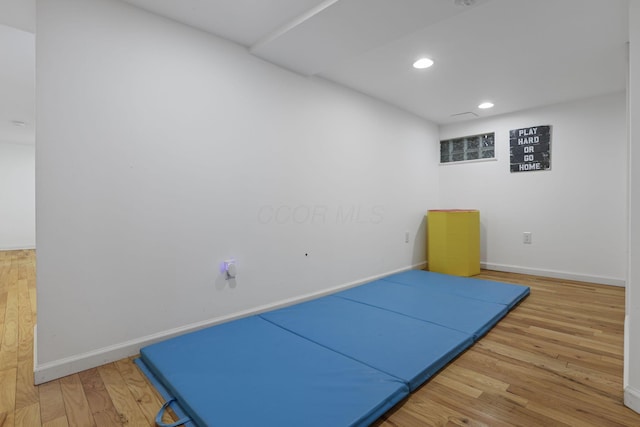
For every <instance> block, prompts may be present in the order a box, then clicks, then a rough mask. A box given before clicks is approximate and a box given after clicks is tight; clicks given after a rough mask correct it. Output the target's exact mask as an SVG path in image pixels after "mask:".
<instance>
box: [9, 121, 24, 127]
mask: <svg viewBox="0 0 640 427" xmlns="http://www.w3.org/2000/svg"><path fill="white" fill-rule="evenodd" d="M11 124H12V125H14V126H17V127H19V128H23V127H25V126H26V125H27V123H26V122H23V121H22V120H11Z"/></svg>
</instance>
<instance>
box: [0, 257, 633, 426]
mask: <svg viewBox="0 0 640 427" xmlns="http://www.w3.org/2000/svg"><path fill="white" fill-rule="evenodd" d="M477 277H478V278H483V279H489V280H497V281H503V282H510V283H520V284H525V285H528V286H530V287H531V295H530V296H529V297H528V298H527V299H525V300H524V301H523V302H522V303H521V304H520V305H519V306H518V307H516V308H515V309H514V310H513V311H511V312H510V313H509V314H508V315H507V317H505V319H503V320H502V321H501V322H500V323H499V324H498V325H497V326H496V327H495V328H493V329H492V330H491V331H490V332H489V333H488V334H487V335H486V336H485V337H483V338H482V339H481V340H480V341H479V342H478V343H476V344H475V345H474V346H473V347H472V348H470V349H469V350H467V351H466V352H464V353H463V354H462V355H461V356H459V357H458V358H457V359H456V360H454V361H453V362H452V363H450V364H449V365H448V366H447V367H446V368H444V369H443V370H442V371H441V372H440V373H439V374H438V375H437V376H435V377H434V378H432V379H431V380H430V381H428V382H427V383H426V384H424V385H423V386H422V387H421V388H420V389H419V390H417V391H416V392H415V393H413V394H412V395H411V396H410V397H409V398H408V399H406V400H405V401H404V402H402V403H401V404H399V405H398V406H397V407H395V408H394V409H392V410H391V411H389V412H388V413H387V414H385V416H383V417H382V419H380V420H378V422H376V423H375V425H376V426H378V427H390V426H402V427H404V426H456V425H459V426H463V425H464V426H514V425H521V426H561V425H571V426H640V414H637V413H635V412H633V411H631V410H630V409H628V408H626V407H624V406H623V404H622V363H623V361H622V352H623V322H624V289H622V288H616V287H609V286H601V285H593V284H588V283H577V282H569V281H562V280H555V279H546V278H541V277H533V276H523V275H516V274H509V273H499V272H493V271H483V272H482V274H481V275H480V276H477ZM35 320H36V293H35V255H34V252H33V251H8V252H0V426H11V427H13V426H29V427H31V426H40V425H42V426H52V427H53V426H67V425H69V426H83V427H84V426H120V425H126V426H149V425H154V421H153V419H154V416H155V413H156V411H157V410H158V408H159V407H160V405H161V400H162V399H161V398H160V397H159V395H158V394H157V392H156V391H155V390H154V389H153V387H151V386H150V385H149V383H148V382H147V380H146V378H144V376H143V375H142V374H141V373H140V372H139V371H138V369H137V367H136V366H135V365H134V364H133V363H132V361H131V360H130V359H124V360H120V361H118V362H115V363H110V364H108V365H104V366H100V367H98V368H95V369H90V370H88V371H84V372H81V373H79V374H76V375H71V376H68V377H65V378H62V379H59V380H57V381H52V382H49V383H47V384H43V385H40V386H37V387H36V386H34V385H33V325H34V323H35ZM167 421H168V420H167Z"/></svg>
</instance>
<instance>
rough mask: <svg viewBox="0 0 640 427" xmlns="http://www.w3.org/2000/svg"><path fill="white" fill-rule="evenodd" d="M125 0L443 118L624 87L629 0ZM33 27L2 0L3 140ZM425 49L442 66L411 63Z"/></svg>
mask: <svg viewBox="0 0 640 427" xmlns="http://www.w3.org/2000/svg"><path fill="white" fill-rule="evenodd" d="M123 1H126V2H127V3H130V4H132V5H134V6H137V7H140V8H143V9H146V10H148V11H151V12H154V13H157V14H159V15H163V16H166V17H168V18H171V19H174V20H176V21H179V22H182V23H185V24H187V25H190V26H193V27H195V28H199V29H201V30H204V31H207V32H210V33H212V34H216V35H219V36H221V37H224V38H226V39H229V40H231V41H234V42H236V43H238V44H241V45H243V46H246V47H247V49H248V50H249V51H250V52H251V53H252V54H254V55H256V56H258V57H260V58H263V59H265V60H267V61H270V62H273V63H275V64H278V65H280V66H282V67H285V68H288V69H290V70H293V71H296V72H298V73H300V74H302V75H304V76H308V77H309V78H324V79H328V80H331V81H334V82H336V83H339V84H342V85H344V86H347V87H351V88H353V89H355V90H358V91H360V92H363V93H366V94H369V95H371V96H373V97H375V98H379V99H382V100H384V101H386V102H388V103H391V104H393V105H396V106H398V107H400V108H402V109H404V110H407V111H410V112H412V113H415V114H417V115H419V116H422V117H424V118H427V119H429V120H432V121H434V122H436V123H439V124H445V123H451V122H454V121H459V120H463V119H469V118H473V117H475V116H474V115H477V116H479V117H486V116H489V115H495V114H503V113H508V112H512V111H517V110H523V109H527V108H532V107H537V106H542V105H549V104H554V103H559V102H565V101H570V100H576V99H582V98H587V97H591V96H596V95H600V94H605V93H611V92H615V91H622V90H624V89H625V84H626V68H627V65H626V42H627V40H628V23H627V5H628V0H477V1H476V2H475V4H474V5H472V6H469V7H464V6H458V5H456V3H455V0H324V1H322V0H180V1H178V0H123ZM34 31H35V1H34V0H2V2H0V94H1V96H0V141H1V140H7V139H11V140H13V141H15V142H28V141H31V142H32V141H33V140H34V139H35V138H34V127H33V123H34V121H35V111H34V110H35V108H34V105H35V104H34V99H35V89H34V87H35V85H34V74H35V73H34V67H35V45H34V35H33V32H34ZM423 55H426V56H429V57H431V58H432V59H433V60H435V65H434V66H433V67H431V68H430V69H427V70H415V69H413V68H412V67H411V64H412V62H413V61H414V60H415V59H417V58H418V57H420V56H423ZM486 100H490V101H493V102H494V103H495V104H496V106H495V108H493V109H491V110H479V109H478V108H477V105H478V104H479V103H480V102H482V101H486ZM460 113H469V114H463V115H461V116H456V115H457V114H460ZM471 113H473V114H471ZM13 120H20V121H24V122H26V123H27V126H26V127H24V128H19V127H16V126H14V125H12V124H11V121H13Z"/></svg>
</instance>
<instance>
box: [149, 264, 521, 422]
mask: <svg viewBox="0 0 640 427" xmlns="http://www.w3.org/2000/svg"><path fill="white" fill-rule="evenodd" d="M528 293H529V288H528V287H526V286H518V285H508V284H502V283H496V282H489V281H484V280H477V279H467V278H459V277H454V276H447V275H442V274H437V273H428V272H421V271H409V272H405V273H399V274H394V275H392V276H389V277H386V278H384V279H381V280H377V281H375V282H371V283H368V284H365V285H362V286H359V287H356V288H352V289H349V290H346V291H342V292H339V293H336V294H334V295H332V296H327V297H323V298H319V299H317V300H314V301H309V302H306V303H301V304H297V305H294V306H291V307H287V308H283V309H279V310H275V311H272V312H269V313H264V314H261V315H259V316H252V317H248V318H245V319H240V320H235V321H232V322H229V323H225V324H221V325H217V326H213V327H210V328H207V329H203V330H201V331H197V332H192V333H189V334H186V335H182V336H179V337H175V338H172V339H169V340H167V341H164V342H161V343H158V344H154V345H151V346H148V347H145V348H143V349H142V350H141V351H140V354H141V358H140V360H139V364H141V365H142V368H143V371H144V372H145V373H146V374H147V376H148V377H149V378H150V379H151V381H152V382H156V383H157V384H158V385H157V387H158V389H159V390H160V392H161V393H162V394H163V396H166V398H167V399H168V402H167V404H168V403H170V402H171V401H172V400H173V399H175V402H176V403H177V405H178V406H177V408H176V410H177V412H181V411H184V413H185V414H186V415H187V418H186V419H185V420H181V421H179V422H176V423H173V425H179V424H180V423H181V422H183V421H186V420H191V421H190V422H189V423H188V424H185V425H186V426H191V425H197V426H213V427H217V426H256V425H267V426H272V425H273V426H278V427H287V426H296V427H297V426H332V427H333V426H336V427H342V426H367V425H369V424H371V423H373V422H374V421H375V420H376V419H378V418H379V417H380V416H382V415H383V414H384V413H385V412H386V411H388V410H389V409H391V408H392V407H393V406H394V405H395V404H396V403H398V402H399V401H401V400H402V399H403V398H405V397H406V396H407V395H408V394H409V392H410V390H415V388H416V387H418V386H419V385H420V384H421V383H422V382H424V381H426V380H427V379H428V378H429V377H430V376H432V375H434V374H435V373H436V372H437V371H438V370H439V369H441V368H442V367H443V366H444V365H445V364H446V363H448V362H449V361H451V360H452V359H453V358H455V357H456V356H457V355H458V354H459V353H460V352H462V351H464V349H466V348H467V347H468V346H470V345H471V344H472V342H473V340H475V339H478V338H479V337H480V336H481V335H482V334H484V333H486V331H488V330H489V329H490V328H491V327H492V326H493V325H495V323H496V322H498V320H499V319H500V318H501V317H502V316H504V315H505V314H506V313H507V311H508V310H509V309H510V308H512V307H513V306H514V305H515V304H516V303H517V302H518V301H520V300H521V299H522V298H524V297H526V295H528ZM167 404H165V406H163V408H162V409H161V411H160V413H159V418H160V417H161V415H162V411H163V410H164V409H165V408H166V406H167ZM158 425H160V426H162V425H164V424H162V423H160V422H159V423H158ZM169 425H172V424H169Z"/></svg>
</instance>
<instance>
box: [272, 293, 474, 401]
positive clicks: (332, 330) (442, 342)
mask: <svg viewBox="0 0 640 427" xmlns="http://www.w3.org/2000/svg"><path fill="white" fill-rule="evenodd" d="M261 317H262V318H264V319H266V320H268V321H270V322H273V323H274V324H276V325H278V326H281V327H282V328H284V329H286V330H288V331H291V332H293V333H295V334H297V335H300V336H303V337H305V338H307V339H309V340H311V341H313V342H315V343H318V344H320V345H322V346H323V347H326V348H329V349H331V350H334V351H336V352H338V353H340V354H343V355H345V356H347V357H350V358H352V359H355V360H358V361H360V362H362V363H364V364H366V365H368V366H371V367H372V368H375V369H377V370H379V371H382V372H385V373H387V374H389V375H392V376H394V377H396V378H399V379H401V380H402V381H404V382H406V383H407V384H408V385H409V388H410V389H411V391H413V390H415V389H416V388H417V387H418V386H420V385H421V384H422V383H423V382H425V381H426V380H427V379H428V378H430V377H431V376H432V375H433V374H435V373H436V372H437V371H438V370H440V369H441V368H442V367H443V366H444V365H446V364H447V363H448V362H449V361H450V360H452V359H453V358H454V357H455V356H457V355H458V354H459V353H460V352H462V351H463V350H465V349H466V348H467V347H469V346H470V345H471V344H473V337H472V336H471V335H470V334H466V333H462V332H459V331H455V330H452V329H449V328H446V327H442V326H438V325H435V324H432V323H428V322H424V321H421V320H417V319H414V318H411V317H407V316H404V315H399V314H397V313H393V312H391V311H388V310H384V309H380V308H377V307H372V306H369V305H365V304H361V303H358V302H354V301H349V300H346V299H343V298H337V297H333V296H328V297H324V298H320V299H317V300H314V301H309V302H306V303H302V304H297V305H294V306H291V307H286V308H282V309H279V310H275V311H272V312H269V313H265V314H262V315H261Z"/></svg>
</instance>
